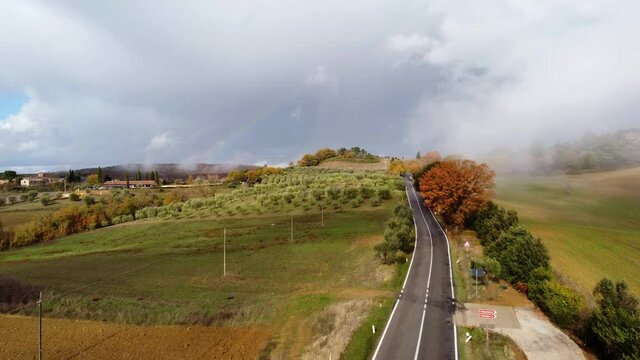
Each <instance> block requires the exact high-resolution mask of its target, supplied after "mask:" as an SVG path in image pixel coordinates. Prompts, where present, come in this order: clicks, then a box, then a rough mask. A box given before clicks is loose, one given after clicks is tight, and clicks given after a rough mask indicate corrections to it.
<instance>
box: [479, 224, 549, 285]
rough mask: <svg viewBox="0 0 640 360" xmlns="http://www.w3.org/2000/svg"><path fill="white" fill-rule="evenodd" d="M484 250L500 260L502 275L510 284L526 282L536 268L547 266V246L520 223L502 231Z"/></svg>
mask: <svg viewBox="0 0 640 360" xmlns="http://www.w3.org/2000/svg"><path fill="white" fill-rule="evenodd" d="M486 250H487V255H488V256H490V257H492V258H494V259H496V260H498V261H499V262H500V264H501V265H502V275H503V276H504V278H505V279H506V280H508V281H509V282H511V283H512V284H515V283H517V282H518V281H522V282H525V283H528V282H529V281H530V280H531V274H532V272H533V271H534V270H535V269H536V268H545V269H546V268H549V252H548V250H547V248H546V247H545V246H544V245H543V244H542V242H541V241H540V239H537V238H534V237H533V236H532V235H531V233H529V231H527V229H525V228H524V227H523V226H520V225H518V226H514V227H512V228H511V229H509V230H508V231H507V232H504V233H503V234H502V235H501V236H500V237H499V238H498V240H496V241H495V242H493V243H492V244H490V245H489V246H488V247H487V248H486Z"/></svg>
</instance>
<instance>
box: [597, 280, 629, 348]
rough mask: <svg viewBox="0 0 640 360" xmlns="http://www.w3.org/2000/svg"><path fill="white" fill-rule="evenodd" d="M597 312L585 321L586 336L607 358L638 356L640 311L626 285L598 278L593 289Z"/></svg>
mask: <svg viewBox="0 0 640 360" xmlns="http://www.w3.org/2000/svg"><path fill="white" fill-rule="evenodd" d="M593 295H594V296H595V298H596V301H597V302H598V305H599V307H598V309H596V311H594V313H593V315H592V316H591V318H590V319H589V325H588V333H589V336H590V337H591V338H592V339H593V340H595V342H596V343H597V344H598V346H599V347H600V349H601V350H602V351H603V352H604V354H605V355H606V356H607V358H611V359H638V358H639V357H640V310H639V309H638V299H637V298H636V297H634V296H633V295H631V294H630V293H629V290H628V287H627V284H626V283H625V282H624V281H622V282H616V283H614V282H613V281H611V280H609V279H606V278H605V279H602V280H600V281H599V282H598V284H597V285H596V287H595V288H594V290H593Z"/></svg>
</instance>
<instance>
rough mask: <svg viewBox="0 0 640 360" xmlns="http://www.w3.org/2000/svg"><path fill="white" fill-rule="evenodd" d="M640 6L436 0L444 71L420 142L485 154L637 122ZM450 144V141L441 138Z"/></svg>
mask: <svg viewBox="0 0 640 360" xmlns="http://www.w3.org/2000/svg"><path fill="white" fill-rule="evenodd" d="M638 11H640V6H639V5H638V3H637V2H632V1H616V2H615V4H612V3H603V2H595V1H586V2H579V1H569V0H564V1H559V2H558V1H555V2H552V1H542V2H535V5H534V2H531V1H524V0H523V1H517V2H512V1H506V0H493V1H490V2H489V3H486V2H485V3H468V2H463V1H446V2H445V1H434V2H433V6H432V7H431V12H432V16H434V17H436V16H439V17H441V18H442V19H443V20H442V22H441V26H440V27H439V28H438V29H437V30H436V31H434V32H433V34H432V36H434V37H435V36H438V37H440V38H441V39H442V40H441V42H440V44H439V46H437V47H434V48H432V49H430V50H429V51H427V53H426V55H425V57H424V60H425V62H426V63H427V64H429V65H430V66H432V67H434V68H436V69H438V70H439V71H440V73H441V76H442V77H441V81H440V83H439V84H438V85H439V88H440V91H439V92H438V93H437V94H434V95H431V96H425V97H424V98H423V100H422V101H421V102H420V103H419V104H418V105H417V106H416V107H415V108H414V111H413V114H412V116H411V118H410V122H409V124H408V128H407V130H408V132H409V133H410V134H412V135H411V139H412V143H413V144H414V146H426V145H428V144H429V143H432V142H433V141H438V142H439V143H441V144H442V145H443V146H445V147H446V148H447V150H448V151H455V152H460V151H464V152H466V153H468V154H478V153H479V152H482V151H486V150H488V149H489V148H491V147H495V146H497V145H500V144H509V145H514V146H528V145H529V142H530V141H531V140H532V139H537V138H543V139H545V140H547V141H549V142H553V141H559V140H566V139H569V138H573V137H577V136H579V135H581V134H582V132H583V131H585V130H587V129H589V130H606V129H610V128H611V127H623V126H632V125H636V126H637V125H638V120H637V114H638V113H639V112H640V104H639V103H638V99H637V96H636V95H633V94H638V90H640V68H639V67H638V65H637V64H638V61H639V60H640V43H639V42H638V41H637V39H636V34H638V33H639V32H640V23H638V22H637V19H636V17H635V15H633V14H637V13H638ZM443 139H444V141H442V140H443Z"/></svg>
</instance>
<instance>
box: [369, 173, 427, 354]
mask: <svg viewBox="0 0 640 360" xmlns="http://www.w3.org/2000/svg"><path fill="white" fill-rule="evenodd" d="M411 188H413V185H412V186H411ZM404 191H405V193H406V194H407V202H408V203H409V208H411V199H410V198H409V190H407V186H406V185H405V189H404ZM414 191H415V190H414ZM413 227H414V230H415V233H416V234H415V235H416V239H415V241H414V245H413V254H412V255H411V261H410V262H409V270H408V271H407V276H406V277H405V278H404V282H403V283H402V290H400V292H401V293H402V292H404V287H405V285H407V280H408V279H409V274H411V269H412V268H413V259H415V257H416V256H415V255H416V251H415V249H416V248H417V247H418V226H417V225H416V222H415V219H414V221H413ZM399 302H400V301H399V300H398V298H397V297H396V303H395V305H393V310H391V316H389V320H387V325H385V327H384V331H383V332H382V336H380V340H379V341H378V346H376V351H375V352H374V353H373V357H372V358H371V359H372V360H375V359H376V357H377V356H378V351H380V346H381V345H382V343H383V342H384V336H385V335H387V330H388V329H389V324H391V320H393V315H394V314H395V313H396V308H397V307H398V303H399ZM423 320H424V319H423Z"/></svg>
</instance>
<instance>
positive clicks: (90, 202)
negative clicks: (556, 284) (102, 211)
mask: <svg viewBox="0 0 640 360" xmlns="http://www.w3.org/2000/svg"><path fill="white" fill-rule="evenodd" d="M84 203H85V204H87V206H91V205H93V204H95V203H96V199H95V198H94V197H93V196H89V195H87V196H85V197H84Z"/></svg>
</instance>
